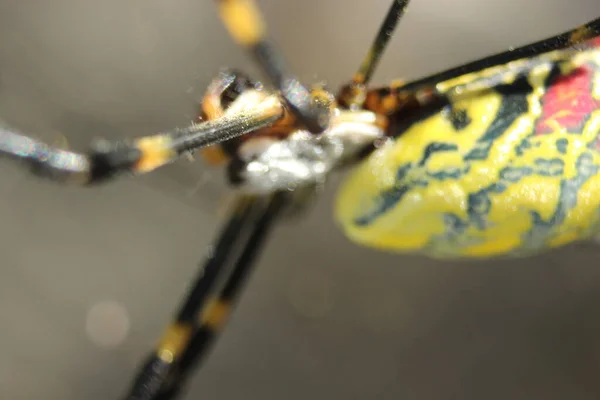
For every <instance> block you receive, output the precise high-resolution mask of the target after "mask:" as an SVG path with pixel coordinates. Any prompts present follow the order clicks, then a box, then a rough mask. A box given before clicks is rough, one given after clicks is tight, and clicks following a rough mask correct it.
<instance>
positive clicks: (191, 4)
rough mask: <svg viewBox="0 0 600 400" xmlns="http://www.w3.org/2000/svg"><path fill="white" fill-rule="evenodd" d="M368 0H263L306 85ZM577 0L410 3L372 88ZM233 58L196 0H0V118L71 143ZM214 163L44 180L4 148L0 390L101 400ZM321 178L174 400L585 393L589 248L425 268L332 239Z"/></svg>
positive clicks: (366, 16) (143, 328)
mask: <svg viewBox="0 0 600 400" xmlns="http://www.w3.org/2000/svg"><path fill="white" fill-rule="evenodd" d="M388 3H389V1H388V0H378V1H366V0H362V1H358V0H357V1H345V0H327V1H321V0H288V1H278V0H263V1H260V5H261V6H262V7H263V9H264V12H265V14H266V16H267V19H268V22H269V24H270V30H271V34H272V36H273V38H275V40H276V42H277V44H278V45H279V46H280V48H282V49H284V50H285V55H286V58H287V59H288V61H289V63H290V65H291V66H293V68H294V69H295V71H297V72H298V73H299V74H300V76H301V77H302V78H303V79H304V81H305V82H311V81H313V80H315V79H319V80H321V79H325V80H327V81H328V82H329V83H330V84H331V85H332V86H337V85H339V84H340V83H342V82H343V81H344V80H345V79H347V78H348V77H350V76H351V74H352V73H353V72H354V70H355V69H356V68H357V66H358V64H359V62H360V61H361V59H362V57H363V55H364V53H365V51H366V49H367V46H368V44H369V43H370V41H371V40H372V38H373V35H374V33H375V31H376V30H377V28H378V24H379V22H380V20H381V19H382V18H383V16H384V14H385V12H386V9H387V7H388ZM598 15H600V6H599V5H598V1H597V0H573V1H570V2H566V1H563V0H506V1H501V2H498V1H481V0H453V1H447V0H415V1H413V4H412V5H411V6H410V11H409V13H408V14H407V16H406V18H405V20H404V22H403V23H402V26H401V27H400V28H399V29H398V31H397V35H396V36H395V38H394V40H393V41H392V42H391V45H390V48H389V50H388V52H387V53H386V55H385V58H384V59H383V61H382V65H381V68H380V69H379V71H378V73H377V75H376V79H375V80H376V83H378V84H383V83H385V82H387V81H389V80H391V79H393V78H400V77H405V78H417V77H419V76H422V75H425V74H428V73H432V72H435V71H437V70H440V69H443V68H446V67H450V66H452V65H454V64H457V63H461V62H465V61H468V60H471V59H474V58H479V57H482V56H485V55H488V54H491V53H494V52H497V51H501V50H504V49H506V48H507V47H509V46H511V45H513V46H514V45H521V44H525V43H527V42H529V41H533V40H537V39H540V38H543V37H546V36H549V35H551V34H555V33H558V32H562V31H565V30H567V29H570V28H571V27H574V26H576V25H578V24H580V23H583V22H585V21H587V20H590V19H592V18H594V17H596V16H598ZM221 66H231V67H240V68H243V69H245V70H247V71H249V72H251V73H255V72H256V68H254V66H253V65H251V64H250V63H249V59H248V58H247V57H246V55H245V54H244V53H243V52H242V51H240V50H239V49H238V48H237V47H236V46H235V45H234V44H233V43H232V41H231V40H230V38H229V37H228V36H227V34H226V32H225V30H224V28H223V27H222V26H221V24H220V22H219V20H218V18H217V14H216V10H215V8H214V4H213V3H212V2H211V1H200V0H173V1H163V0H128V1H125V2H124V1H117V0H105V1H81V0H53V1H41V0H40V1H34V0H27V1H24V0H0V119H1V120H3V121H4V122H6V123H9V124H11V125H13V126H14V127H16V128H19V129H21V130H24V131H28V132H32V133H33V134H35V135H37V137H40V138H42V139H44V140H47V141H50V142H55V143H60V141H61V140H64V139H63V138H67V139H68V142H69V144H70V145H71V146H72V147H74V148H83V147H84V146H85V145H86V144H87V143H88V142H89V141H91V140H92V139H93V138H95V137H106V138H117V137H120V136H135V135H141V134H149V133H153V132H157V131H160V130H163V129H168V128H172V127H174V126H183V125H185V124H187V123H188V122H189V121H190V120H191V119H192V118H193V116H194V114H195V112H196V110H197V108H198V104H197V102H198V100H199V99H200V98H201V96H202V93H203V89H204V87H205V86H206V85H207V83H208V82H209V81H210V79H211V78H212V77H213V76H214V75H215V74H216V73H217V71H218V69H219V67H221ZM221 178H222V174H221V173H220V172H219V171H213V170H208V169H206V168H204V167H203V166H202V164H201V162H200V161H197V162H196V163H190V162H188V161H182V162H179V163H177V164H175V165H172V166H170V167H168V168H165V169H163V170H160V171H158V172H157V173H156V174H153V175H152V176H148V177H143V178H140V179H136V180H131V179H122V180H120V181H119V182H117V183H115V184H113V185H107V186H104V187H98V188H87V189H77V188H67V189H65V188H62V187H59V186H56V185H53V184H51V183H48V182H43V181H39V180H37V179H33V178H30V177H29V176H28V175H27V174H26V173H24V172H23V171H21V170H20V169H18V168H17V167H16V166H14V165H12V164H9V163H6V162H2V168H1V170H0V193H1V196H0V244H1V246H0V251H1V256H0V266H1V274H0V277H1V278H0V300H1V301H0V355H1V356H0V398H1V399H3V400H20V399H24V400H34V399H36V400H37V399H41V398H43V399H48V400H53V399H61V400H71V399H86V400H95V399H98V400H100V399H103V400H105V399H118V398H120V396H121V395H122V394H123V393H124V391H125V389H126V388H127V387H128V385H129V380H130V377H131V375H132V374H133V372H134V369H135V367H136V366H137V365H138V361H139V360H140V358H141V357H142V356H143V355H144V354H145V352H146V351H148V350H149V349H150V347H151V346H152V345H153V344H154V341H155V340H156V338H157V337H158V336H159V334H160V333H161V332H162V329H163V326H164V324H165V323H166V321H168V320H169V318H170V316H171V312H172V311H173V310H174V309H175V307H176V305H177V304H178V302H179V300H180V299H181V296H182V294H183V292H184V290H185V289H186V288H187V286H188V284H189V282H190V279H191V278H192V277H193V276H194V275H195V273H196V268H197V267H196V266H197V262H198V260H200V259H201V258H202V257H203V256H204V254H205V253H206V251H207V249H208V246H209V245H210V242H211V239H212V237H213V233H214V231H215V229H217V227H218V226H219V223H220V222H221V220H222V216H221V214H219V213H218V212H217V210H219V205H220V204H221V203H223V198H224V197H226V195H227V192H226V191H225V189H224V187H223V185H222V183H221ZM334 189H335V182H332V184H331V185H330V186H329V189H328V190H327V192H326V193H325V194H324V195H323V196H322V198H321V199H320V201H319V202H318V204H317V205H316V207H315V208H314V209H313V210H311V212H309V213H308V214H307V215H306V216H305V217H304V218H303V219H301V220H299V221H296V222H289V223H287V224H285V225H282V226H280V227H279V228H278V229H277V231H276V233H275V235H274V237H273V239H272V240H271V242H270V244H269V246H268V247H267V249H266V252H265V253H264V255H263V257H262V259H261V261H260V268H259V269H258V270H257V271H256V273H255V274H254V275H253V278H252V280H251V281H250V283H249V286H248V289H247V291H246V293H245V295H244V297H243V301H242V303H241V305H240V307H239V308H238V309H237V311H236V313H235V315H234V317H233V319H232V321H231V323H230V325H229V328H228V329H227V331H226V333H225V334H224V336H223V337H222V340H221V341H220V342H219V343H218V346H217V347H216V349H215V350H214V352H213V353H212V355H211V357H210V359H209V361H208V363H207V364H206V365H205V367H204V369H203V370H202V371H201V374H199V376H198V377H197V378H196V379H195V380H194V381H193V383H192V385H191V387H190V391H189V393H188V394H187V395H186V398H189V399H200V398H202V399H261V400H268V399H286V400H293V399H302V400H305V399H313V400H316V399H420V400H429V399H432V400H437V399H443V400H450V399H461V400H464V399H486V400H493V399H502V400H506V399H544V400H551V399H567V398H568V399H570V400H585V399H597V398H598V397H600V384H599V383H598V382H599V380H598V373H599V371H600V318H599V317H598V316H599V315H600V268H599V265H598V262H597V259H598V256H600V250H599V249H597V248H595V247H594V246H593V245H579V246H572V247H570V248H567V249H564V250H561V251H556V252H552V253H550V254H546V255H543V256H540V257H537V258H532V259H524V260H519V261H504V262H501V261H494V262H477V263H475V262H469V263H461V262H448V263H444V262H435V261H431V260H428V259H425V258H422V257H414V256H397V255H389V254H379V253H376V252H374V251H371V250H369V249H364V248H358V247H355V246H354V245H352V244H351V243H349V242H348V241H347V240H346V239H344V237H343V236H342V235H341V233H340V232H339V231H338V230H337V228H336V226H335V224H334V222H333V221H332V218H331V208H332V206H331V200H332V197H333V196H332V195H333V193H334Z"/></svg>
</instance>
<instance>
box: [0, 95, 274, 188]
mask: <svg viewBox="0 0 600 400" xmlns="http://www.w3.org/2000/svg"><path fill="white" fill-rule="evenodd" d="M284 113H285V111H284V108H283V106H282V104H281V102H280V100H279V99H278V98H277V97H276V96H271V97H268V98H267V99H266V100H265V101H263V102H261V103H260V104H258V105H257V106H256V107H255V108H253V109H249V110H247V111H244V112H241V113H237V114H234V115H224V116H222V117H221V118H218V119H215V120H212V121H206V122H202V123H197V124H192V125H191V126H188V127H187V128H180V129H175V130H173V131H170V132H165V133H160V134H157V135H153V136H146V137H140V138H137V139H134V140H132V141H121V142H116V143H110V142H104V141H101V142H97V143H96V144H95V145H94V146H93V147H92V149H91V151H89V152H87V153H78V152H73V151H67V150H62V149H59V148H56V147H52V146H49V145H47V144H45V143H42V142H40V141H37V140H35V139H33V138H31V137H28V136H25V135H23V134H21V133H19V132H17V131H15V130H12V129H9V128H4V127H1V128H0V156H5V157H8V158H12V159H17V160H21V161H25V162H26V163H29V164H30V166H31V167H32V169H33V172H34V173H36V174H38V175H42V176H44V177H47V178H50V179H52V180H55V181H58V182H63V183H76V184H84V185H85V184H93V183H99V182H103V181H106V180H108V179H111V178H114V177H116V176H117V175H118V174H120V173H123V172H130V173H134V174H143V173H147V172H150V171H153V170H154V169H156V168H159V167H162V166H164V165H167V164H169V163H172V162H173V161H175V160H177V159H178V158H179V157H181V156H182V155H185V154H188V153H190V152H192V151H195V150H198V149H201V148H203V147H207V146H211V145H213V144H217V143H220V142H223V141H227V140H229V139H232V138H235V137H238V136H241V135H244V134H246V133H250V132H253V131H255V130H258V129H261V128H264V127H267V126H270V125H271V124H273V123H275V122H276V121H277V120H278V119H280V118H282V117H283V116H284Z"/></svg>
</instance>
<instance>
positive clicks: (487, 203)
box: [335, 50, 600, 257]
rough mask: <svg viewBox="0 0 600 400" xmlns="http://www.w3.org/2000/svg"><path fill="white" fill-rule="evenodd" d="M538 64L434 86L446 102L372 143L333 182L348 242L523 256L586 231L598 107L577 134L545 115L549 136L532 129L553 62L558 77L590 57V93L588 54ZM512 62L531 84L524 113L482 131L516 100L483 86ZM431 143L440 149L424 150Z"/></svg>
mask: <svg viewBox="0 0 600 400" xmlns="http://www.w3.org/2000/svg"><path fill="white" fill-rule="evenodd" d="M538 61H539V62H538V63H537V64H536V65H532V66H531V67H527V65H529V64H527V63H531V60H521V61H516V62H513V63H510V64H507V65H505V66H500V67H494V68H490V69H488V70H484V71H482V72H480V73H477V74H469V75H465V76H462V77H459V78H457V79H454V80H452V81H448V82H442V83H440V84H438V86H437V89H438V90H439V91H441V92H442V93H445V94H446V95H447V97H448V98H449V102H450V104H451V105H450V106H448V107H447V109H446V110H440V112H438V113H436V114H434V115H432V116H429V117H427V118H424V119H423V120H421V121H420V122H418V123H415V124H413V125H412V126H411V127H409V128H408V129H407V130H406V131H404V132H403V133H402V134H401V136H400V137H398V138H397V139H396V140H395V141H393V142H391V143H389V144H388V145H387V146H383V147H382V148H380V149H378V150H377V151H376V152H374V153H373V154H372V155H371V156H370V157H369V158H368V159H367V160H366V161H365V162H363V163H362V164H361V165H359V166H358V167H357V168H356V169H355V171H353V172H352V173H351V174H350V176H349V177H348V178H347V180H346V182H345V183H344V184H343V185H342V186H341V188H340V191H339V194H338V199H337V202H336V210H335V215H336V219H337V220H338V222H339V223H340V225H341V227H342V229H343V231H344V232H345V234H346V235H347V236H348V238H350V239H351V240H352V241H354V242H356V243H358V244H362V245H366V246H370V247H374V248H377V249H381V250H390V251H398V252H421V253H425V254H427V255H429V256H433V257H488V256H498V255H505V254H510V255H520V254H530V253H532V252H535V251H539V250H541V249H543V248H548V247H556V246H562V245H565V244H567V243H570V242H572V241H575V240H579V239H585V238H588V237H590V236H592V235H594V234H597V233H598V229H597V228H598V222H599V216H598V210H600V173H599V171H600V153H599V152H598V151H597V150H596V149H595V147H593V143H595V142H596V140H597V137H598V135H599V134H600V109H598V110H596V111H595V112H593V113H592V114H591V115H590V118H589V119H588V121H587V122H586V123H585V125H584V127H583V129H582V130H581V132H568V131H567V130H566V129H565V128H564V127H562V126H560V125H558V122H557V121H556V120H555V124H554V125H550V126H553V127H554V128H555V129H554V132H552V133H550V134H545V135H539V136H536V135H534V134H533V132H534V129H535V124H536V122H537V120H538V118H539V117H540V116H541V113H542V104H541V98H542V96H543V95H544V93H545V91H546V88H545V87H544V82H545V81H546V79H547V77H548V76H549V74H550V71H551V69H552V67H553V66H554V62H558V63H559V64H558V65H560V68H561V73H563V74H566V73H568V72H569V71H571V70H572V69H573V68H576V67H578V66H580V65H582V64H583V63H586V64H588V65H590V63H591V65H593V66H594V71H595V75H594V82H593V94H594V95H595V96H596V97H598V94H599V93H598V92H599V88H600V51H598V50H588V51H585V52H579V53H576V54H575V53H573V52H571V51H562V52H553V53H550V54H548V55H545V56H544V58H540V59H538ZM524 67H525V68H526V70H525V72H526V74H525V76H526V79H527V82H528V84H529V85H530V86H531V88H532V90H531V91H530V92H529V94H528V95H527V97H526V105H527V107H526V109H523V111H522V112H520V113H519V112H518V111H517V112H515V111H514V110H513V113H512V117H513V119H512V120H511V122H510V124H508V125H507V126H503V128H502V129H501V130H500V132H496V136H495V137H493V138H491V139H490V138H488V137H487V136H484V135H485V134H486V132H488V134H489V131H488V129H489V128H490V126H491V125H492V124H495V123H496V124H501V123H502V122H503V121H498V118H497V117H498V116H499V115H501V114H500V112H501V108H502V107H505V109H504V111H502V112H505V111H506V110H507V109H508V108H509V107H517V103H516V101H518V100H517V98H516V97H515V100H514V101H513V100H512V98H509V97H507V96H509V95H510V94H507V93H502V92H501V91H500V89H499V88H497V87H494V88H491V89H490V88H489V87H487V88H486V85H488V86H489V82H490V80H494V79H496V81H497V82H496V85H497V84H510V83H513V82H515V79H517V78H518V77H519V74H521V76H522V73H523V71H524ZM590 90H592V88H590ZM521 100H522V99H521ZM522 101H523V100H522ZM503 102H504V103H503ZM511 102H512V103H511ZM450 108H452V109H453V110H463V111H465V112H466V114H467V115H468V116H470V118H471V122H470V123H469V124H468V125H467V126H466V127H464V128H463V129H457V128H455V127H454V126H453V124H452V121H451V119H450V118H449V117H448V113H449V112H450V111H451V110H450ZM507 115H508V114H507ZM495 126H496V125H495ZM496 130H497V129H496ZM490 131H491V130H490ZM435 146H438V147H440V146H442V147H444V148H445V150H444V149H442V150H440V151H435V152H432V151H431V149H432V147H435ZM438 150H439V149H438ZM428 151H429V157H428V158H424V157H425V154H426V153H427V152H428ZM482 155H483V156H482ZM423 160H425V161H423ZM519 174H520V175H519Z"/></svg>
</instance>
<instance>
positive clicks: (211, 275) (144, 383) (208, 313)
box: [125, 194, 285, 400]
mask: <svg viewBox="0 0 600 400" xmlns="http://www.w3.org/2000/svg"><path fill="white" fill-rule="evenodd" d="M261 200H264V199H258V198H242V199H241V200H240V201H239V202H238V204H237V206H236V207H235V210H234V213H233V215H232V217H231V218H230V220H229V222H228V224H227V225H226V227H225V229H224V230H223V232H222V234H221V235H220V237H219V239H218V240H217V244H216V246H215V248H214V250H213V251H212V254H211V255H210V256H209V257H208V259H207V261H206V263H205V265H204V267H203V268H202V271H201V273H200V276H199V277H198V278H197V281H196V283H195V284H194V286H193V288H192V290H191V291H190V292H189V293H188V295H187V297H186V299H185V301H184V303H183V305H182V307H181V309H180V310H179V312H178V314H177V316H176V318H175V321H174V322H172V323H171V325H170V326H169V328H168V329H167V331H166V332H165V334H164V335H163V338H162V340H161V342H160V344H159V345H158V347H157V349H156V350H155V351H154V352H153V353H152V354H151V355H150V356H149V357H148V359H147V360H146V362H145V363H144V364H143V366H142V368H141V369H140V372H139V373H138V375H137V377H136V379H135V381H134V383H133V385H132V387H131V389H130V391H129V394H128V395H127V396H126V397H125V398H126V399H128V400H129V399H130V400H133V399H136V400H142V399H143V400H157V399H172V398H174V396H175V395H176V394H177V393H179V391H180V390H181V389H182V388H183V383H184V381H185V378H186V377H187V376H188V375H189V374H190V373H191V372H192V370H193V369H194V367H195V366H196V365H197V363H198V361H200V359H201V358H202V357H203V356H204V355H206V352H207V350H208V349H209V348H210V345H211V344H212V343H213V341H214V339H215V337H216V334H217V333H218V332H219V331H220V329H221V328H222V327H223V325H224V323H225V321H226V318H227V316H228V314H229V312H230V311H231V308H232V306H233V303H234V302H235V301H236V299H237V297H238V295H239V294H240V291H241V289H242V286H243V283H244V282H245V279H246V278H247V276H248V274H249V272H250V271H251V268H252V266H253V265H254V261H255V260H256V257H257V256H258V254H259V252H260V249H261V247H262V246H263V245H264V243H265V239H266V236H267V233H268V231H269V229H270V228H272V226H273V223H274V222H275V218H276V216H277V214H278V212H279V211H280V210H281V208H282V206H283V205H284V204H285V200H284V195H283V194H275V195H274V196H272V197H271V198H270V200H269V202H268V204H265V202H264V201H261ZM248 231H250V232H249V233H248ZM233 253H239V257H238V258H237V260H236V261H235V263H234V265H233V266H232V267H231V266H230V264H231V263H232V262H231V261H232V256H233V255H234V254H233ZM228 270H229V271H230V272H229V274H228V277H227V278H226V281H225V284H224V286H223V287H222V289H220V290H219V291H218V293H217V294H216V295H215V296H214V300H213V301H212V302H207V299H208V298H209V296H210V295H211V293H212V292H215V287H216V286H217V284H218V281H219V279H220V278H223V277H224V275H225V274H227V271H228Z"/></svg>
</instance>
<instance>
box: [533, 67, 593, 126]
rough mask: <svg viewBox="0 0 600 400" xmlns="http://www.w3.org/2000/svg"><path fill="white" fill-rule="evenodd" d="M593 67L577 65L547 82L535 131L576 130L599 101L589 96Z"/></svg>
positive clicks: (590, 93) (590, 94)
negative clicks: (569, 71) (566, 73)
mask: <svg viewBox="0 0 600 400" xmlns="http://www.w3.org/2000/svg"><path fill="white" fill-rule="evenodd" d="M593 77H594V71H593V69H592V68H591V67H589V66H581V67H579V68H577V69H575V70H574V71H572V72H571V73H569V74H568V75H559V76H557V77H556V78H554V79H553V80H552V82H550V85H549V87H548V90H547V91H546V94H545V95H544V96H543V97H542V116H541V117H540V119H539V120H538V122H537V125H536V129H535V132H536V134H538V135H540V134H545V133H551V132H554V131H556V130H557V129H565V130H567V131H569V132H577V131H578V130H580V129H581V128H582V125H583V124H584V122H585V121H586V120H587V118H588V116H589V115H590V114H591V113H592V112H593V111H595V110H597V109H600V101H598V100H596V99H595V98H594V97H593V96H592V85H593Z"/></svg>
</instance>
